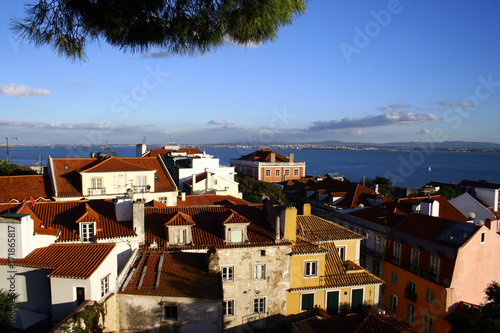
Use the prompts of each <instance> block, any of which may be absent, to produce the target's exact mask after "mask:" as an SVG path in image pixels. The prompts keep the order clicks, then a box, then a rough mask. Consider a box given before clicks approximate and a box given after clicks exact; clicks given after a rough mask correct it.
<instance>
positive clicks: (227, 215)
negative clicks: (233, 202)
mask: <svg viewBox="0 0 500 333" xmlns="http://www.w3.org/2000/svg"><path fill="white" fill-rule="evenodd" d="M217 219H218V220H219V221H220V222H221V223H222V224H230V223H250V221H249V220H248V219H247V218H245V217H244V216H241V215H240V214H238V213H236V212H235V211H234V210H232V209H229V210H227V211H225V212H223V213H222V214H220V215H219V216H217Z"/></svg>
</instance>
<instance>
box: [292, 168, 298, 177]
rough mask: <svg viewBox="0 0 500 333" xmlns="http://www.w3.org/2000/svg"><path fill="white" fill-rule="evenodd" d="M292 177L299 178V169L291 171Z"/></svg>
mask: <svg viewBox="0 0 500 333" xmlns="http://www.w3.org/2000/svg"><path fill="white" fill-rule="evenodd" d="M293 175H294V176H296V177H298V176H299V169H293Z"/></svg>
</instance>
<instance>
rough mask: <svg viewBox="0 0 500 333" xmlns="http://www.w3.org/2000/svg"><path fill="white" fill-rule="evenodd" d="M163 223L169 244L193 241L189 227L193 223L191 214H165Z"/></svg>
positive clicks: (183, 243) (182, 243)
mask: <svg viewBox="0 0 500 333" xmlns="http://www.w3.org/2000/svg"><path fill="white" fill-rule="evenodd" d="M164 225H165V226H166V227H167V240H168V244H169V245H185V244H190V243H192V242H193V233H192V231H191V228H192V226H193V225H195V223H194V221H193V219H192V218H191V216H189V215H187V214H184V213H181V212H177V213H175V214H173V215H170V216H167V217H166V222H165V223H164Z"/></svg>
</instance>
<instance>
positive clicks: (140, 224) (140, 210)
mask: <svg viewBox="0 0 500 333" xmlns="http://www.w3.org/2000/svg"><path fill="white" fill-rule="evenodd" d="M133 214H134V230H135V233H136V234H137V239H138V240H139V244H144V242H145V240H146V232H145V226H144V201H139V200H137V201H136V202H134V203H133Z"/></svg>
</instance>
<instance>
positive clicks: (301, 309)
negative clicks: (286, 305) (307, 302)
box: [300, 293, 316, 312]
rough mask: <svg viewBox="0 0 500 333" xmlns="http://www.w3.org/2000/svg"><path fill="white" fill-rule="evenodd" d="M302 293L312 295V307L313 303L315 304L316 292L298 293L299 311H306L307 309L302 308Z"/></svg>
mask: <svg viewBox="0 0 500 333" xmlns="http://www.w3.org/2000/svg"><path fill="white" fill-rule="evenodd" d="M304 295H313V308H314V304H316V294H315V293H302V294H300V311H301V312H302V311H307V310H308V309H303V308H302V296H304Z"/></svg>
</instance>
